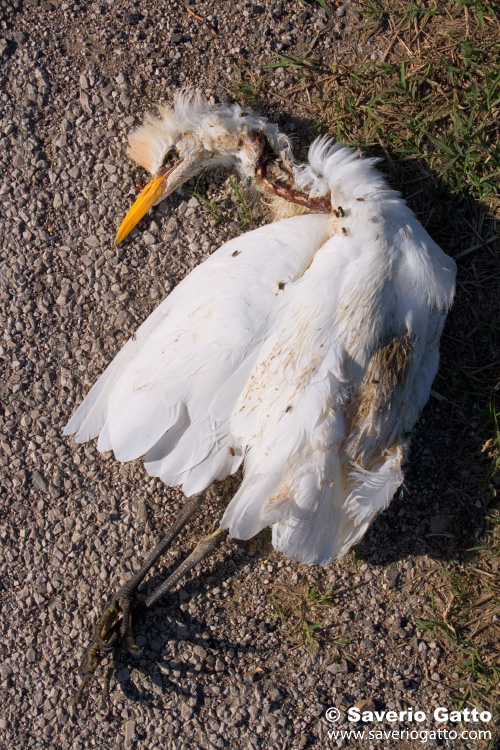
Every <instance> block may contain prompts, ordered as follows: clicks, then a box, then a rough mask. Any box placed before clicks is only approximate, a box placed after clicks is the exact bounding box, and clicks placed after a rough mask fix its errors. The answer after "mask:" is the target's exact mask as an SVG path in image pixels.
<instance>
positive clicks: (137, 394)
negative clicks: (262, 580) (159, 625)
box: [65, 98, 456, 565]
mask: <svg viewBox="0 0 500 750" xmlns="http://www.w3.org/2000/svg"><path fill="white" fill-rule="evenodd" d="M190 102H192V106H193V108H194V110H195V112H194V114H193V112H190V110H189V106H190ZM176 106H177V110H176V109H174V110H173V111H172V110H165V111H163V113H162V117H161V118H160V119H159V120H152V119H150V120H149V123H148V124H146V125H145V126H143V127H142V129H140V130H139V131H137V132H136V134H133V135H132V137H131V144H132V152H133V153H134V155H135V158H136V159H137V160H138V161H139V162H140V163H142V164H145V165H146V166H148V168H149V169H150V171H151V172H153V173H155V172H156V173H157V172H158V169H159V168H160V166H161V164H162V160H163V158H164V155H165V153H167V151H168V149H169V148H171V147H172V143H176V144H177V146H176V148H178V153H179V154H180V157H181V158H183V159H184V153H183V151H182V148H181V147H180V146H179V144H180V141H179V138H180V137H181V136H182V139H183V141H185V139H186V137H188V138H190V139H192V138H193V137H194V136H193V132H195V133H196V134H197V135H196V137H197V138H198V139H199V140H201V141H202V142H205V144H206V140H207V135H206V126H207V119H209V118H212V120H213V118H216V119H217V121H218V122H217V127H219V126H220V122H222V123H223V126H224V127H225V128H226V129H227V131H228V133H229V136H231V137H233V145H232V146H230V147H228V148H227V149H226V151H225V153H224V155H223V158H219V159H218V160H217V159H215V161H216V162H217V164H223V165H225V166H232V167H234V168H237V169H239V171H240V172H242V173H243V174H248V173H249V171H250V170H253V169H254V168H255V164H256V161H255V159H258V158H259V154H258V153H257V155H256V156H255V159H254V157H253V155H252V153H251V147H252V146H251V144H252V143H253V144H254V145H255V138H254V137H253V136H254V133H255V130H257V131H260V132H264V131H265V132H266V135H268V133H269V132H272V137H271V136H269V141H271V145H272V146H273V148H274V150H275V152H279V154H280V156H281V158H282V159H283V161H286V163H287V165H288V166H289V165H290V164H291V165H292V169H293V175H294V186H295V188H300V189H301V190H302V191H304V192H305V193H306V195H307V196H308V197H309V198H310V199H311V200H313V199H314V198H317V197H318V196H328V197H329V198H330V199H331V204H332V207H333V208H336V207H342V208H341V210H340V211H339V212H338V213H339V215H338V216H336V215H335V214H334V213H332V214H329V213H317V212H310V213H306V214H304V215H296V216H291V217H290V218H286V219H283V220H281V221H275V222H273V223H270V224H268V225H267V226H263V227H261V228H259V229H256V230H254V231H252V232H248V233H247V234H244V235H243V236H241V237H238V238H236V239H234V240H231V241H230V242H228V243H226V244H225V245H223V246H222V247H220V248H219V249H218V250H217V251H216V252H215V253H214V254H213V255H212V256H211V257H209V258H208V259H207V260H206V261H205V262H204V263H202V264H201V265H200V266H198V267H197V268H195V269H194V270H193V271H192V272H191V273H190V274H189V275H188V276H187V277H186V278H185V279H184V280H183V281H182V282H181V283H180V284H179V285H178V286H177V288H176V289H174V291H173V292H172V293H171V294H170V295H169V296H168V297H167V298H166V299H165V300H164V301H163V302H162V303H161V304H160V305H159V307H158V308H157V309H156V310H155V311H154V312H153V313H152V314H151V315H150V316H149V318H148V319H147V320H146V321H145V322H144V323H143V325H142V326H141V327H140V328H139V330H138V331H137V333H136V335H135V336H134V337H133V338H132V339H130V340H129V341H128V343H127V344H126V345H125V347H124V348H123V349H122V351H121V352H120V353H119V354H118V355H117V357H116V358H115V359H114V360H113V362H112V363H111V364H110V365H109V367H108V368H107V370H106V371H105V372H104V374H103V375H102V376H101V378H100V379H99V380H98V382H97V383H96V385H95V386H94V387H93V389H92V390H91V391H90V393H89V394H88V396H87V397H86V399H85V400H84V402H83V403H82V405H81V406H80V408H79V409H78V410H77V412H76V413H75V415H74V416H73V418H72V419H71V421H70V422H69V424H68V425H67V427H66V430H65V434H67V435H69V434H73V433H75V436H76V440H77V441H78V442H84V441H86V440H90V439H92V438H95V437H97V436H98V437H99V441H98V448H99V450H101V451H108V450H113V451H114V453H115V456H116V458H117V459H118V460H120V461H129V460H132V459H135V458H138V457H141V456H142V457H143V459H144V463H145V467H146V469H147V471H148V472H149V473H150V474H151V475H153V476H158V477H160V478H161V479H162V481H163V482H164V483H165V484H167V485H169V486H176V485H180V486H182V489H183V491H184V492H185V494H186V495H191V494H193V493H196V492H199V491H201V490H203V489H204V488H206V487H208V486H209V485H210V484H211V483H212V482H213V481H214V480H215V479H223V478H224V477H226V476H227V475H229V474H232V473H234V472H235V471H236V470H237V469H238V467H239V466H240V465H241V463H242V462H243V464H244V478H243V481H242V484H241V486H240V488H239V490H238V492H237V493H236V495H235V496H234V497H233V499H232V501H231V502H230V504H229V506H228V507H227V510H226V512H225V514H224V516H223V518H222V520H221V526H222V527H223V528H228V529H229V533H230V534H231V535H232V536H234V537H237V538H239V539H248V538H249V537H251V536H253V535H254V534H256V533H257V532H258V531H259V530H260V529H262V528H263V527H265V526H268V525H271V526H272V530H273V537H272V538H273V545H274V547H275V548H276V549H278V550H281V551H282V552H284V553H285V554H286V555H288V556H290V557H291V558H293V559H294V560H298V561H301V562H304V563H319V564H322V565H326V564H328V563H329V562H330V561H331V560H332V559H333V558H334V557H338V556H341V555H343V554H345V553H346V552H347V551H348V550H349V548H350V547H351V546H352V545H353V544H355V543H356V542H358V541H359V540H360V538H361V537H362V535H363V534H364V533H365V531H366V529H367V528H368V526H369V524H370V523H371V521H372V520H373V518H374V517H375V516H376V514H377V513H378V512H379V511H380V510H382V509H383V508H385V507H386V506H387V505H388V503H389V502H390V500H391V498H392V496H393V494H394V492H395V490H396V489H397V488H398V487H399V485H400V484H401V482H402V480H403V474H402V470H401V465H402V462H403V461H404V459H405V457H406V453H407V445H408V436H409V433H410V431H411V429H412V427H413V425H414V423H415V421H416V419H417V417H418V415H419V413H420V411H421V409H422V407H423V406H424V404H425V402H426V401H427V399H428V396H429V391H430V387H431V383H432V381H433V379H434V376H435V374H436V370H437V366H438V360H439V339H440V336H441V331H442V327H443V323H444V319H445V315H446V312H447V310H448V308H449V306H450V305H451V302H452V299H453V293H454V282H455V272H456V267H455V263H454V261H453V260H452V259H451V258H450V257H448V256H447V255H445V254H444V253H443V251H442V250H441V249H440V248H439V247H438V246H437V245H436V243H435V242H434V241H433V240H432V239H431V238H430V236H429V235H428V234H427V232H426V231H425V230H424V228H423V227H422V226H421V224H420V223H419V222H418V220H417V219H416V217H415V216H414V214H413V213H412V212H411V211H410V209H409V208H408V207H407V206H406V205H405V203H404V201H403V200H402V199H401V198H400V197H399V195H398V194H397V193H396V192H394V191H392V190H390V189H389V188H388V186H387V184H386V182H385V180H384V178H383V177H382V175H381V174H380V173H378V172H377V170H376V169H375V167H374V160H373V159H363V158H360V155H359V154H358V153H354V152H353V151H352V150H351V149H348V148H346V147H344V146H343V145H342V144H336V145H332V143H331V142H330V141H328V140H326V139H324V138H323V139H317V140H316V141H315V142H314V143H313V145H312V146H311V148H310V151H309V157H308V163H307V164H304V165H298V164H296V163H294V162H293V157H292V156H291V150H290V148H289V143H288V141H287V139H286V138H285V136H283V135H281V134H279V133H277V131H276V129H275V128H274V126H271V125H269V123H266V122H265V121H264V120H262V118H258V116H256V115H253V114H252V113H249V114H248V113H241V110H239V108H237V107H236V105H233V107H228V108H226V109H224V108H222V107H219V108H216V109H214V108H210V107H208V105H206V104H204V105H202V104H201V103H200V101H199V100H198V99H195V100H187V102H186V100H185V99H182V98H181V99H178V100H177V105H176ZM181 110H182V116H180V115H179V112H181ZM176 111H177V114H176ZM162 118H163V120H164V121H165V123H163V124H162ZM245 118H255V121H252V122H258V123H259V125H258V126H256V125H255V124H253V125H251V126H250V127H248V126H247V125H246V124H245V125H244V126H243V125H242V120H245ZM202 122H203V123H204V127H205V130H204V131H203V130H202V128H201V126H200V124H199V123H202ZM180 123H184V125H183V126H182V127H184V131H183V133H182V134H179V131H180V130H181V129H182V127H181V125H180ZM186 123H187V124H186ZM197 123H198V124H197ZM148 128H149V130H148ZM244 128H247V129H246V130H245V129H244ZM162 132H163V136H162ZM242 132H243V134H244V136H245V149H246V151H245V153H247V156H248V154H250V155H249V156H248V163H247V162H245V160H244V159H242V158H241V149H240V151H239V155H238V156H234V154H233V150H234V149H235V148H236V147H235V146H234V143H235V141H234V134H237V135H238V136H239V135H240V134H241V133H242ZM200 133H201V135H200ZM229 136H228V138H229ZM162 137H163V140H162ZM176 139H177V140H176ZM249 139H250V141H251V143H250V146H249V145H248V143H249ZM240 140H241V139H240ZM148 143H149V151H148ZM221 143H222V135H221V134H220V133H219V134H218V146H217V147H215V146H213V145H212V146H211V147H210V148H211V151H210V149H209V150H208V151H207V148H206V146H205V147H204V151H205V152H207V153H211V154H212V157H211V158H212V159H214V157H213V154H216V155H217V153H220V151H221V145H220V144H221ZM237 148H240V146H239V144H238V147H237ZM217 149H218V151H217ZM232 149H233V150H232ZM257 150H258V149H257ZM151 154H154V159H152V157H151ZM245 158H246V157H245ZM207 159H208V156H207V155H206V154H205V155H204V156H203V166H206V165H207ZM252 159H254V160H253V161H252ZM215 161H214V163H215ZM192 171H193V170H192V168H191V171H190V172H189V175H188V176H192ZM184 178H186V177H185V176H184ZM169 192H171V191H170V190H169ZM287 205H288V207H289V204H286V203H285V202H283V206H285V208H286V206H287ZM283 206H282V209H281V210H283ZM292 213H293V211H292Z"/></svg>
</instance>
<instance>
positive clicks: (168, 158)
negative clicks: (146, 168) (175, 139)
mask: <svg viewBox="0 0 500 750" xmlns="http://www.w3.org/2000/svg"><path fill="white" fill-rule="evenodd" d="M177 156H179V151H178V149H176V148H171V149H170V150H169V151H167V153H166V154H165V156H164V157H163V166H165V164H173V163H174V161H175V159H176V157H177Z"/></svg>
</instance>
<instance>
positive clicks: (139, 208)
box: [115, 169, 172, 245]
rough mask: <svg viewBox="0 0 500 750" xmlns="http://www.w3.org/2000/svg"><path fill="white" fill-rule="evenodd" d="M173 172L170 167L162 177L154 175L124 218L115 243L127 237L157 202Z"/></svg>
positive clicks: (117, 243)
mask: <svg viewBox="0 0 500 750" xmlns="http://www.w3.org/2000/svg"><path fill="white" fill-rule="evenodd" d="M171 172H172V170H171V169H169V170H168V171H167V172H166V174H162V175H161V176H160V177H153V179H152V180H151V182H148V184H147V185H146V187H145V188H144V189H143V190H142V191H141V192H140V193H139V196H138V198H137V200H136V201H135V203H134V205H133V206H132V208H131V209H130V211H129V212H128V214H127V215H126V216H125V218H124V219H123V221H122V223H121V224H120V228H119V230H118V232H117V235H116V238H115V245H119V244H120V242H121V241H122V240H124V239H125V237H126V236H127V235H128V234H130V232H131V231H132V229H133V228H134V227H135V225H136V224H138V223H139V222H140V220H141V219H142V217H143V216H144V214H146V213H147V211H148V210H149V209H150V208H151V206H152V205H153V204H154V203H156V201H157V200H158V198H159V197H160V195H162V194H163V193H164V192H165V188H166V184H165V182H166V180H167V178H168V177H169V175H170V173H171Z"/></svg>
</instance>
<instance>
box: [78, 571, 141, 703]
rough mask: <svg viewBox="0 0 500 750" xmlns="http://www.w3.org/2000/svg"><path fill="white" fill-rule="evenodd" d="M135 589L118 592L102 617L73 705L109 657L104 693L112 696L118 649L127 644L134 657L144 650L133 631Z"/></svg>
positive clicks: (82, 665) (104, 680)
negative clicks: (138, 643) (111, 689)
mask: <svg viewBox="0 0 500 750" xmlns="http://www.w3.org/2000/svg"><path fill="white" fill-rule="evenodd" d="M134 593H135V592H134V589H133V588H131V586H130V585H128V584H126V585H125V586H122V588H121V589H119V590H118V591H117V593H116V594H115V596H114V597H113V598H112V599H111V601H110V602H109V604H108V605H107V607H106V609H105V610H104V612H103V613H102V615H101V616H100V618H99V620H98V621H97V623H96V626H95V629H94V640H93V641H92V643H91V644H90V646H89V647H88V648H87V651H86V653H85V656H84V658H83V660H82V663H81V665H80V675H81V677H82V682H81V684H80V686H79V688H78V691H77V693H76V695H75V697H74V699H73V702H72V705H73V706H75V707H76V706H77V705H78V704H79V703H80V701H81V699H82V696H83V694H84V691H85V689H86V687H87V685H89V683H90V682H91V681H92V680H93V679H94V677H95V673H96V671H97V670H98V668H99V667H100V666H101V664H102V663H103V662H104V661H105V660H106V658H107V657H108V656H109V662H108V665H107V668H106V671H105V673H104V676H103V680H102V684H103V693H104V696H105V697H107V696H108V695H109V686H110V681H111V677H112V676H113V674H114V672H115V670H116V656H117V653H118V650H119V649H120V648H123V646H126V647H127V650H128V651H129V653H131V654H133V655H134V656H138V655H140V654H141V652H142V649H141V648H139V646H138V645H137V644H136V643H135V641H134V636H133V631H132V609H133V605H134V599H135V597H134Z"/></svg>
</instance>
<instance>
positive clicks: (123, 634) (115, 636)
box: [73, 493, 224, 706]
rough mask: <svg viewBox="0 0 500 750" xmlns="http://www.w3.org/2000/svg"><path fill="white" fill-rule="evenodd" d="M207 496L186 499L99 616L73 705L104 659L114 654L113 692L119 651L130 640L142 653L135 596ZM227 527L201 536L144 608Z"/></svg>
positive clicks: (134, 649) (106, 682) (204, 554)
mask: <svg viewBox="0 0 500 750" xmlns="http://www.w3.org/2000/svg"><path fill="white" fill-rule="evenodd" d="M204 498H205V493H200V494H198V495H194V496H193V497H192V498H189V500H188V501H187V502H186V504H185V506H184V508H183V509H182V511H181V512H180V513H179V515H178V516H177V518H176V519H175V520H174V523H173V524H172V526H171V527H170V529H169V530H168V532H167V533H166V535H165V536H164V537H163V539H162V540H161V542H160V543H159V544H158V545H157V547H155V549H154V550H153V551H152V552H151V554H150V555H149V557H148V558H147V560H146V562H145V563H144V565H143V566H142V568H141V569H140V570H139V571H138V572H137V573H136V574H135V575H134V576H132V578H130V579H129V580H128V581H127V582H126V583H125V584H124V585H123V586H122V587H121V588H120V589H119V590H118V591H117V592H116V594H115V595H114V597H113V598H112V599H111V601H110V602H109V603H108V605H107V606H106V608H105V610H104V612H103V613H102V615H101V616H100V618H99V619H98V621H97V623H96V626H95V629H94V640H93V642H92V643H91V644H90V646H89V648H88V649H87V651H86V653H85V656H84V658H83V661H82V664H81V666H80V673H81V676H82V682H81V684H80V686H79V688H78V691H77V693H76V695H75V697H74V699H73V705H74V706H77V705H78V703H79V702H80V700H81V698H82V695H83V693H84V691H85V688H86V686H87V685H88V684H89V682H90V681H91V680H92V679H93V677H94V674H95V672H96V670H97V669H98V667H99V666H100V665H101V663H102V662H103V661H104V659H105V658H106V657H107V656H108V655H110V661H109V664H108V668H107V670H106V673H105V675H104V680H103V689H104V694H105V695H107V694H108V692H109V682H110V679H111V676H112V674H113V672H114V671H115V658H116V653H117V650H118V648H119V647H120V646H122V645H123V644H124V643H126V645H127V647H128V649H129V651H130V652H131V653H139V652H140V648H139V647H138V646H137V645H136V644H135V643H134V638H133V634H132V610H133V609H134V608H137V601H136V599H135V595H136V593H137V591H138V588H139V586H140V585H141V583H142V582H143V580H144V578H145V577H146V575H147V574H148V573H149V571H150V570H151V568H152V567H153V566H154V565H155V563H156V562H157V561H158V559H159V558H160V557H161V556H162V555H164V554H165V552H166V551H167V549H168V548H169V547H170V545H171V543H172V541H173V540H174V539H175V537H176V536H177V535H178V534H179V532H180V531H181V530H182V529H183V528H184V526H185V525H186V523H187V522H188V520H189V519H190V518H191V516H192V515H193V514H194V513H195V512H196V510H197V509H198V508H199V507H200V505H201V504H202V502H203V500H204ZM222 532H223V529H221V528H220V527H218V528H217V530H216V531H214V532H213V533H212V534H209V535H208V536H206V537H203V538H202V539H200V541H199V542H198V544H197V545H196V547H195V548H194V550H193V551H192V552H191V554H190V555H189V556H188V557H187V558H186V559H185V560H184V561H183V562H182V563H181V564H180V565H179V566H178V567H177V568H176V569H175V570H174V571H173V572H172V573H171V575H170V576H169V577H168V578H167V579H166V580H165V581H164V582H163V583H162V584H160V586H158V588H156V589H155V590H154V591H153V593H152V594H150V595H149V596H148V597H147V599H146V601H145V602H144V607H145V608H146V609H149V608H150V607H152V606H153V605H154V604H155V603H156V602H157V601H158V600H159V599H160V598H161V597H162V596H164V595H165V594H166V593H167V592H168V591H170V590H171V589H172V588H173V587H174V586H175V584H176V583H177V582H178V581H180V579H181V578H183V577H184V576H185V575H187V573H189V572H190V571H191V570H192V569H193V568H194V567H195V565H197V564H198V563H199V562H201V561H202V560H203V559H204V558H205V557H208V556H209V555H210V554H211V553H212V552H213V551H214V549H215V547H216V546H217V544H218V543H219V542H220V541H222V539H223V538H224V534H223V533H222Z"/></svg>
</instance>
